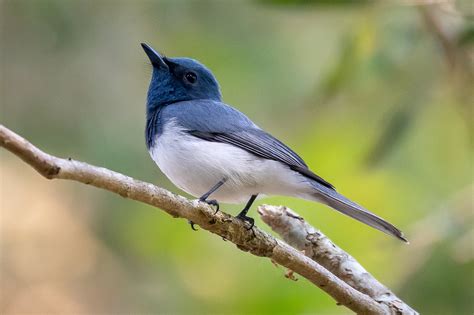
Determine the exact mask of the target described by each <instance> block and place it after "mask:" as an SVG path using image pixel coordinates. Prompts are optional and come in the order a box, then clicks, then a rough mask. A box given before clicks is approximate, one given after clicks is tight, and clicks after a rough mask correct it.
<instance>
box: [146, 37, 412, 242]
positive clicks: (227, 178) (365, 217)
mask: <svg viewBox="0 0 474 315" xmlns="http://www.w3.org/2000/svg"><path fill="white" fill-rule="evenodd" d="M141 46H142V48H143V50H144V51H145V53H146V55H147V56H148V59H149V61H150V63H151V65H152V68H153V70H152V74H151V80H150V84H149V88H148V93H147V99H146V128H145V138H146V146H147V149H148V152H149V154H150V156H151V158H152V159H153V160H154V162H155V163H156V164H157V166H158V167H159V168H160V170H161V171H162V172H163V173H164V174H165V175H166V177H167V178H168V179H169V180H170V181H171V182H172V183H173V184H174V185H175V186H177V187H178V188H180V189H181V190H183V191H185V192H186V193H188V194H190V195H192V196H194V197H196V198H199V200H200V201H202V202H205V203H207V204H209V205H212V206H215V207H216V209H217V210H216V212H217V211H218V210H219V204H220V203H221V202H222V203H229V204H244V203H245V207H244V208H243V209H242V211H240V212H239V214H238V215H237V216H236V217H237V218H238V219H240V220H242V221H244V222H245V224H246V225H247V226H248V225H250V228H253V226H254V219H253V218H251V217H249V216H248V215H247V214H248V211H249V209H250V208H251V206H252V204H253V202H254V201H255V200H256V199H257V197H258V196H262V195H263V196H268V195H284V196H290V197H297V198H302V199H306V200H311V201H316V202H320V203H323V204H325V205H327V206H329V207H331V208H333V209H335V210H337V211H339V212H341V213H343V214H345V215H347V216H349V217H352V218H354V219H356V220H358V221H360V222H362V223H365V224H367V225H369V226H371V227H373V228H375V229H378V230H380V231H382V232H384V233H386V234H389V235H392V236H394V237H396V238H398V239H400V240H402V241H405V242H407V243H408V241H407V239H406V238H405V237H404V236H403V233H402V232H401V231H400V230H399V229H398V228H397V227H395V226H394V225H392V224H391V223H389V222H387V221H385V220H384V219H382V218H380V217H379V216H377V215H375V214H373V213H371V212H369V211H368V210H366V209H365V208H364V207H362V206H360V205H358V204H357V203H355V202H353V201H351V200H349V199H348V198H346V197H344V196H343V195H342V194H340V193H338V192H337V191H336V189H335V187H334V186H333V185H332V184H330V183H329V182H327V181H326V180H324V179H323V178H321V177H320V176H318V175H317V174H316V173H314V172H313V171H311V170H310V169H309V167H308V166H307V164H306V163H305V162H304V160H303V159H302V158H301V157H300V156H299V155H298V154H296V153H295V152H294V151H293V150H291V149H290V148H289V147H288V146H287V145H285V144H284V143H283V142H281V141H280V140H278V139H277V138H275V137H273V136H272V135H271V134H270V133H268V132H266V131H264V130H263V129H262V128H260V127H259V126H257V125H256V124H255V123H254V122H253V121H252V120H250V119H249V118H248V117H247V116H246V115H244V114H243V113H241V112H240V111H238V110H237V109H236V108H234V107H232V106H230V105H227V104H226V103H224V102H223V100H222V95H221V92H220V87H219V83H218V82H217V79H216V78H215V77H214V75H213V74H212V72H211V71H210V70H209V69H208V68H207V67H206V66H204V65H203V64H201V63H200V62H199V61H197V60H195V59H192V58H185V57H167V56H165V55H163V54H160V53H158V52H157V51H156V50H154V49H153V48H152V47H151V46H149V45H148V44H145V43H141ZM190 224H191V227H192V228H193V229H194V225H193V223H192V222H190ZM250 228H249V229H250Z"/></svg>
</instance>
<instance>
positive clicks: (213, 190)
mask: <svg viewBox="0 0 474 315" xmlns="http://www.w3.org/2000/svg"><path fill="white" fill-rule="evenodd" d="M226 181H227V178H223V179H221V180H220V181H218V182H217V184H215V185H214V186H212V188H211V189H210V190H209V191H208V192H207V193H205V194H204V195H202V196H201V197H200V198H199V201H201V202H205V203H207V204H208V205H211V206H216V212H215V213H214V214H216V213H217V212H218V211H219V203H218V202H217V200H215V199H211V200H207V198H208V197H209V196H210V195H211V194H212V193H213V192H215V191H216V190H218V189H219V188H220V187H221V186H222V185H224V183H225V182H226ZM188 223H189V224H190V225H191V229H193V230H194V231H197V230H196V228H195V227H194V222H193V221H191V220H188Z"/></svg>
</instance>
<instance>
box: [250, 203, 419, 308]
mask: <svg viewBox="0 0 474 315" xmlns="http://www.w3.org/2000/svg"><path fill="white" fill-rule="evenodd" d="M258 213H259V214H260V216H261V218H262V220H263V222H265V223H266V224H267V225H269V226H270V227H271V228H272V230H273V231H275V232H276V233H278V234H279V235H280V236H281V237H282V238H283V239H284V240H285V241H286V242H287V243H288V244H290V245H291V246H293V247H295V248H296V249H299V250H302V251H304V252H305V254H306V256H308V257H309V258H311V259H312V260H314V261H316V262H317V263H318V264H321V265H322V266H324V267H325V268H326V269H327V270H329V271H330V272H332V273H333V274H334V275H336V276H337V277H338V278H339V279H341V280H343V281H344V282H346V283H347V284H349V285H350V286H351V287H353V288H354V289H356V290H358V291H359V292H362V293H364V294H367V295H368V296H370V297H371V298H373V299H374V300H375V301H377V302H380V303H382V304H384V305H386V306H387V308H388V309H389V310H390V312H391V313H392V314H418V313H417V312H416V311H415V310H413V309H412V308H411V307H410V306H408V305H407V304H405V303H404V302H403V301H402V300H400V299H399V298H398V297H397V296H396V295H395V294H393V292H392V291H390V290H389V289H388V288H387V287H385V286H384V285H383V284H381V283H380V282H378V281H377V280H376V279H375V278H374V277H373V276H372V275H371V274H370V273H368V272H367V271H366V270H365V269H364V267H362V266H361V265H360V264H359V263H358V262H357V261H356V260H355V259H354V258H353V257H352V256H351V255H349V254H348V253H346V252H345V251H344V250H342V249H341V248H339V247H338V246H336V245H335V244H334V243H333V242H332V241H331V240H330V239H329V238H327V236H326V235H324V234H323V233H322V232H321V231H319V230H317V229H316V228H314V227H313V226H311V225H310V224H308V223H307V222H306V221H305V220H304V219H303V218H302V217H301V216H299V215H298V214H297V213H295V212H293V211H292V210H291V209H288V208H287V207H284V206H278V207H277V206H270V205H262V206H260V207H259V208H258Z"/></svg>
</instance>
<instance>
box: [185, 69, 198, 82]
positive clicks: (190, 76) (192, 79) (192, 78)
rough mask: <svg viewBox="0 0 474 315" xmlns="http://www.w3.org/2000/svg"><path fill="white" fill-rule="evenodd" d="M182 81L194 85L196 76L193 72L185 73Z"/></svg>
mask: <svg viewBox="0 0 474 315" xmlns="http://www.w3.org/2000/svg"><path fill="white" fill-rule="evenodd" d="M184 79H185V80H186V81H187V82H189V83H191V84H194V83H196V81H197V75H196V73H194V72H186V74H185V75H184Z"/></svg>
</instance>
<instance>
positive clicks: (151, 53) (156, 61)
mask: <svg viewBox="0 0 474 315" xmlns="http://www.w3.org/2000/svg"><path fill="white" fill-rule="evenodd" d="M141 45H142V48H143V50H144V51H145V53H146V54H147V56H148V58H149V59H150V62H151V64H152V65H153V66H155V67H157V68H163V69H168V65H167V64H166V63H165V62H164V61H163V57H161V56H160V54H159V53H157V52H156V51H155V50H154V49H153V48H151V46H149V45H147V44H145V43H141Z"/></svg>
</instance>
